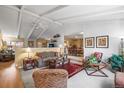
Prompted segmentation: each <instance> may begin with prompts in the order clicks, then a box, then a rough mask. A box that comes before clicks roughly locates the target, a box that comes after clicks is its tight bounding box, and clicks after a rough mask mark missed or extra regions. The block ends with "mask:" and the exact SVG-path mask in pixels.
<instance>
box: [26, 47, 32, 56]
mask: <svg viewBox="0 0 124 93" xmlns="http://www.w3.org/2000/svg"><path fill="white" fill-rule="evenodd" d="M27 52H28V58H30V55H29V53H30V52H31V49H30V48H29V47H28V48H27Z"/></svg>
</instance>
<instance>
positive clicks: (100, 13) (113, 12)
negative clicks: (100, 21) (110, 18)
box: [56, 8, 124, 21]
mask: <svg viewBox="0 0 124 93" xmlns="http://www.w3.org/2000/svg"><path fill="white" fill-rule="evenodd" d="M116 9H117V8H116ZM118 13H124V10H123V9H122V10H120V8H119V9H118V10H109V11H101V12H94V13H90V14H83V15H76V16H69V17H64V18H59V19H57V20H56V21H62V20H68V19H74V18H78V17H85V18H88V17H94V16H103V15H112V14H118Z"/></svg>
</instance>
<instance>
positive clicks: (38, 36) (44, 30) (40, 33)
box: [37, 29, 47, 39]
mask: <svg viewBox="0 0 124 93" xmlns="http://www.w3.org/2000/svg"><path fill="white" fill-rule="evenodd" d="M45 31H47V29H43V31H41V33H40V34H39V35H38V37H37V39H39V38H40V37H41V35H42V34H43V33H44V32H45Z"/></svg>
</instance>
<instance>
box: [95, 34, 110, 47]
mask: <svg viewBox="0 0 124 93" xmlns="http://www.w3.org/2000/svg"><path fill="white" fill-rule="evenodd" d="M108 47H109V36H108V35H106V36H97V37H96V48H108Z"/></svg>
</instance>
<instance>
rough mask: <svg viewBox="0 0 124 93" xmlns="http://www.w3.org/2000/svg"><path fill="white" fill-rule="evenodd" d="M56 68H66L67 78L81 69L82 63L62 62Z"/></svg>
mask: <svg viewBox="0 0 124 93" xmlns="http://www.w3.org/2000/svg"><path fill="white" fill-rule="evenodd" d="M57 68H61V69H66V70H67V71H68V74H69V78H70V77H72V76H73V75H75V74H77V73H78V72H80V71H82V70H83V67H82V65H79V64H75V63H66V64H64V66H61V65H60V66H59V67H57Z"/></svg>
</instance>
